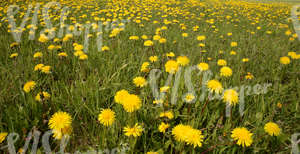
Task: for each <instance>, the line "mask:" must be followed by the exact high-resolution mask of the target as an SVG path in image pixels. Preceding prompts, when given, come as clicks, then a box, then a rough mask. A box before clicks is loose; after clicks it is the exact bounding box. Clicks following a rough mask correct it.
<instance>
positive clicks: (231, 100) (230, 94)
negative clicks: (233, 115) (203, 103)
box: [223, 89, 239, 105]
mask: <svg viewBox="0 0 300 154" xmlns="http://www.w3.org/2000/svg"><path fill="white" fill-rule="evenodd" d="M223 101H224V102H225V103H228V104H230V105H236V104H237V103H238V101H239V94H238V93H237V92H236V91H235V90H234V89H227V90H225V91H224V95H223Z"/></svg>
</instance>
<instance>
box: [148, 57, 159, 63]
mask: <svg viewBox="0 0 300 154" xmlns="http://www.w3.org/2000/svg"><path fill="white" fill-rule="evenodd" d="M157 59H158V57H157V56H151V57H149V60H150V61H151V62H152V63H153V62H156V61H157Z"/></svg>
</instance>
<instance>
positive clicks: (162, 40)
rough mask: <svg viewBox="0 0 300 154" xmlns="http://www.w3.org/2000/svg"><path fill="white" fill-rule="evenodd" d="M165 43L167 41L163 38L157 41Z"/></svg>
mask: <svg viewBox="0 0 300 154" xmlns="http://www.w3.org/2000/svg"><path fill="white" fill-rule="evenodd" d="M166 42H167V39H165V38H161V39H159V43H161V44H162V43H166Z"/></svg>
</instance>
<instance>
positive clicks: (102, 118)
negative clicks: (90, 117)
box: [98, 109, 116, 126]
mask: <svg viewBox="0 0 300 154" xmlns="http://www.w3.org/2000/svg"><path fill="white" fill-rule="evenodd" d="M115 117H116V116H115V112H114V111H112V110H111V109H104V110H102V111H101V113H100V114H99V115H98V121H99V122H100V123H101V124H103V125H104V126H110V125H112V124H113V123H114V121H115Z"/></svg>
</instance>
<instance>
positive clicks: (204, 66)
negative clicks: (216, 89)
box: [197, 63, 209, 71]
mask: <svg viewBox="0 0 300 154" xmlns="http://www.w3.org/2000/svg"><path fill="white" fill-rule="evenodd" d="M197 68H198V69H199V70H200V71H206V70H208V69H209V65H208V64H207V63H199V64H198V65H197Z"/></svg>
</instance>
